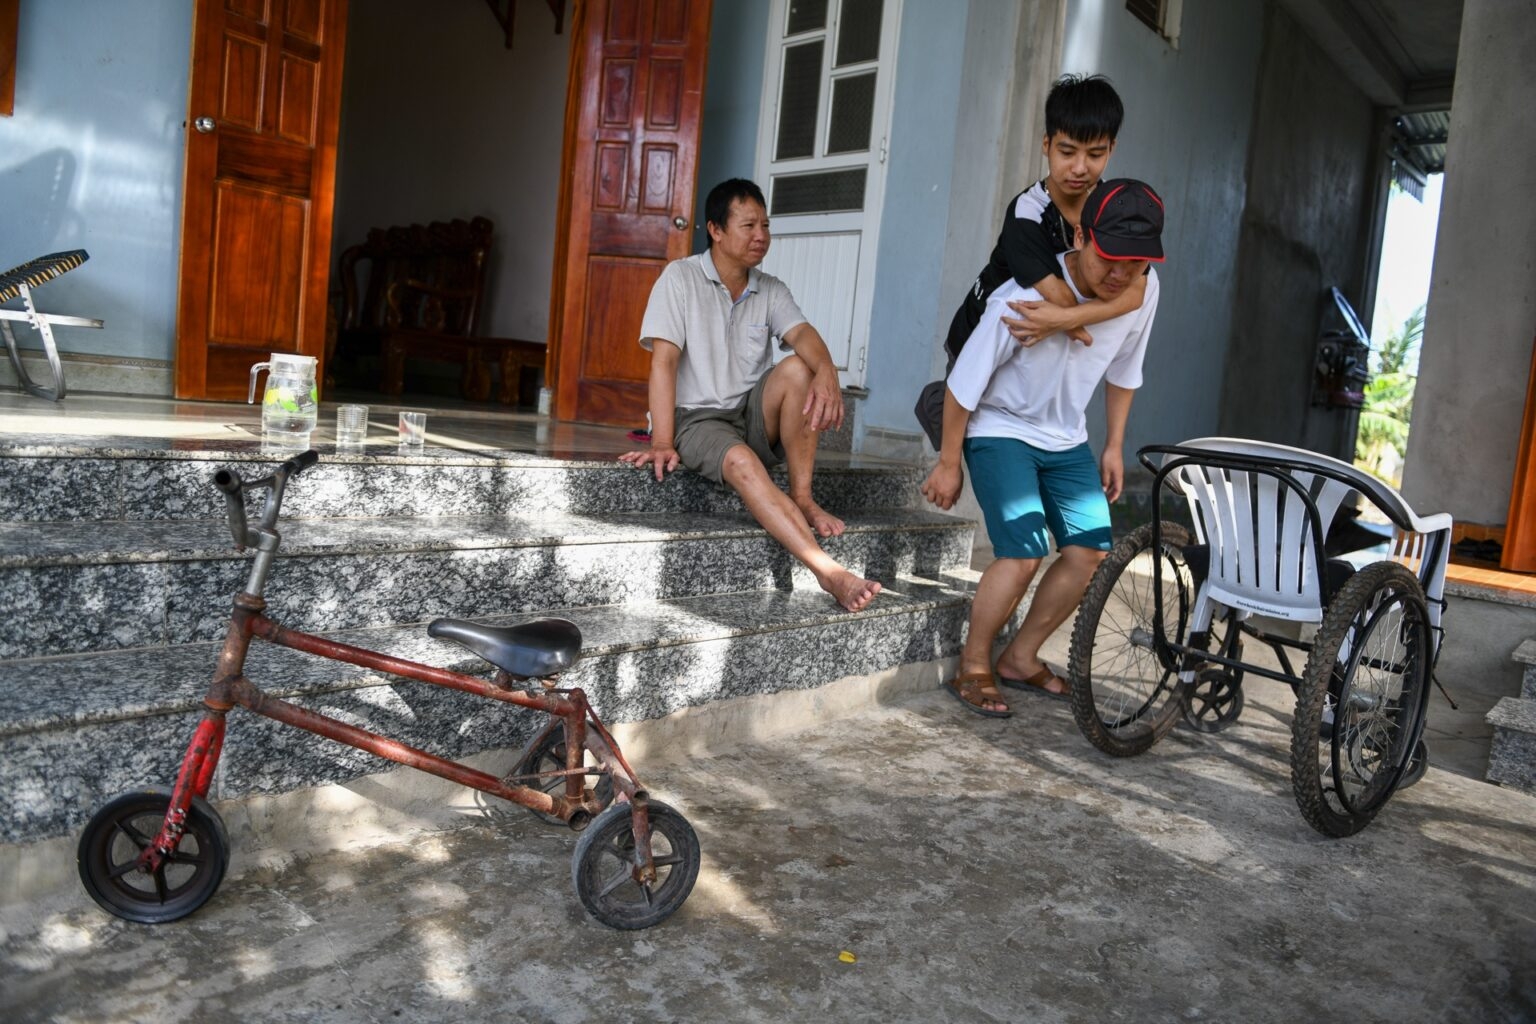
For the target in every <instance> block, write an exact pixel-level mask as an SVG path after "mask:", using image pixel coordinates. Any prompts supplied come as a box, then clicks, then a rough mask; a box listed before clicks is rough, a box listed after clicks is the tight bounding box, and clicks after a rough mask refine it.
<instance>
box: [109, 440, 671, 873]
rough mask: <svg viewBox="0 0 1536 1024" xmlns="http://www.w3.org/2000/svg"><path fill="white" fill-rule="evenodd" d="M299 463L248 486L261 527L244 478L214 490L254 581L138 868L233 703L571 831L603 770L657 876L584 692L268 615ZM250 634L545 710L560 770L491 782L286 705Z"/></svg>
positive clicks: (617, 756)
mask: <svg viewBox="0 0 1536 1024" xmlns="http://www.w3.org/2000/svg"><path fill="white" fill-rule="evenodd" d="M308 454H312V453H308ZM297 461H298V460H290V463H285V464H284V466H283V467H280V468H279V470H278V471H277V472H276V473H274V474H273V475H272V476H271V477H268V478H265V479H264V480H262V481H258V482H256V483H254V484H252V485H250V486H253V487H254V486H258V485H263V484H265V485H269V486H270V487H271V490H272V495H271V497H270V498H269V499H268V503H267V510H266V514H265V515H264V516H263V522H262V524H261V526H260V527H258V528H256V529H251V530H249V531H247V529H246V524H245V520H244V506H243V504H240V505H238V507H237V503H238V502H240V501H241V499H240V498H239V492H240V490H241V489H242V484H241V482H240V481H239V478H238V477H235V476H234V475H233V474H228V475H224V474H221V477H223V479H222V481H221V482H220V484H219V486H220V487H221V489H224V490H225V493H226V495H228V496H229V498H230V509H231V511H230V521H231V522H230V525H231V530H232V531H233V532H234V533H235V538H236V542H237V543H240V544H241V546H242V547H243V546H245V542H246V541H247V540H248V539H254V540H255V541H256V543H255V544H254V545H253V546H255V547H257V548H258V553H257V556H256V559H255V562H254V564H253V566H252V570H251V580H250V582H249V583H248V584H247V586H246V589H245V590H243V591H241V592H240V593H238V594H236V595H235V598H234V606H233V609H232V611H231V616H230V624H229V629H228V631H227V633H226V634H225V638H224V646H223V649H222V650H221V651H220V653H219V659H218V665H217V668H216V669H215V671H214V676H213V681H212V683H211V684H210V686H209V688H208V693H207V695H206V696H205V697H204V698H203V704H204V706H205V708H206V710H205V711H204V712H203V717H202V720H201V721H200V722H199V723H198V726H197V730H196V732H195V733H194V734H193V737H192V741H191V743H190V744H189V745H188V747H187V752H186V754H185V756H184V757H183V758H182V763H181V769H180V771H179V772H178V773H177V777H176V784H175V787H174V788H173V789H172V792H171V800H170V807H169V808H168V809H167V811H166V816H165V821H164V823H163V824H162V826H161V830H160V833H159V834H158V835H157V836H156V838H155V840H154V841H153V842H151V843H149V844H148V845H147V846H146V847H145V848H144V851H143V853H142V854H140V856H139V858H138V861H137V864H138V866H139V867H140V868H142V869H144V870H146V871H151V872H153V871H157V870H158V869H159V868H160V866H161V865H162V864H163V863H164V861H165V860H166V859H167V858H169V857H171V856H172V855H173V854H174V852H175V850H176V848H177V846H178V845H179V844H180V841H181V836H182V833H183V831H184V828H185V820H186V816H187V810H188V808H189V807H190V806H191V804H192V800H193V799H194V798H205V797H206V796H207V795H208V791H209V788H210V786H211V785H212V782H213V774H214V770H215V769H216V768H217V767H218V763H219V757H220V755H221V753H222V751H223V747H224V731H225V719H226V716H227V715H228V713H229V711H230V710H231V709H233V708H235V707H237V706H238V707H243V708H245V709H247V710H249V711H253V712H255V713H256V714H258V715H262V716H263V717H266V718H270V719H272V720H274V721H277V722H282V723H283V724H285V725H291V726H293V727H295V728H298V729H303V730H304V731H306V732H312V733H315V734H316V735H319V736H324V737H325V738H327V739H331V740H335V741H337V742H339V743H344V744H346V745H348V746H351V747H355V748H357V749H359V750H362V751H366V752H367V753H370V754H373V755H375V756H376V757H381V758H384V759H386V760H389V761H393V762H395V763H397V764H402V765H405V766H407V767H409V768H416V769H418V770H420V771H424V772H428V773H430V774H432V775H436V776H439V777H441V778H444V779H447V780H449V781H451V782H456V783H458V784H460V785H463V786H468V787H470V788H471V789H477V790H479V791H481V792H484V793H489V794H491V795H492V796H497V797H500V798H502V799H503V800H507V801H510V802H512V803H515V804H520V805H521V806H523V807H527V808H529V809H531V810H534V811H539V812H542V813H544V814H549V815H553V816H555V817H558V818H559V819H560V820H561V821H564V822H566V823H567V824H570V825H572V827H580V825H583V824H585V822H586V820H587V819H589V818H590V817H592V816H594V815H596V814H597V813H599V812H600V811H602V810H603V805H602V804H601V803H599V802H598V799H597V797H596V795H595V794H594V792H593V790H592V789H591V788H589V787H588V786H587V785H586V776H587V775H589V774H599V775H602V774H606V775H609V776H611V777H612V779H613V781H614V786H615V788H616V789H617V790H618V796H617V799H622V800H627V801H628V802H629V803H630V804H631V805H632V812H633V821H634V825H633V828H634V834H635V840H636V853H637V854H638V858H637V859H638V860H639V871H640V877H641V878H642V880H645V881H654V879H655V877H656V869H655V865H654V862H653V859H652V854H651V843H650V825H649V817H648V814H647V794H646V791H645V790H644V788H643V787H641V785H640V783H639V780H638V779H637V778H636V776H635V773H634V770H633V769H631V768H630V766H629V764H628V762H626V761H625V760H624V756H623V754H622V753H620V751H619V747H618V744H617V743H616V742H615V741H614V739H613V736H612V734H611V733H610V732H609V731H608V729H607V727H606V726H604V725H603V723H602V721H601V719H599V718H598V717H597V713H596V712H595V711H593V710H592V706H591V705H590V704H589V703H588V702H587V696H586V693H585V692H584V691H583V690H581V689H580V688H571V689H561V688H556V687H554V686H553V685H551V684H552V680H540V683H541V685H543V687H544V690H543V692H541V693H536V692H533V691H531V690H524V689H518V688H516V684H517V683H518V682H520V680H517V679H514V677H512V676H510V675H509V674H508V673H507V672H505V671H504V670H501V669H497V671H496V673H495V675H494V676H492V677H491V678H490V679H485V678H481V677H478V676H471V675H465V674H463V673H460V672H453V671H450V670H448V669H442V668H435V667H433V666H431V665H424V664H421V663H420V662H414V661H409V660H406V659H402V658H395V657H391V656H389V655H385V654H380V653H378V652H376V651H371V650H368V649H367V648H363V647H354V646H352V645H350V644H344V643H340V642H338V641H335V640H328V639H326V638H324V637H320V636H315V635H313V634H310V633H305V632H302V631H300V630H296V629H289V628H287V627H284V626H282V625H280V624H279V623H278V622H276V621H274V620H273V619H270V618H268V617H267V616H266V614H265V610H266V601H265V600H264V599H263V598H262V597H261V596H260V594H261V590H262V589H263V588H264V585H265V582H266V576H267V574H268V573H269V572H270V570H271V567H272V563H273V556H274V555H275V554H276V550H277V540H278V538H277V534H276V531H275V530H274V529H273V526H274V525H275V521H276V518H277V511H278V508H279V506H280V505H281V502H282V492H283V486H284V484H285V483H286V479H287V476H288V475H290V473H292V472H297V471H298V470H299V469H302V468H303V465H297V466H292V465H291V464H292V463H295V462H297ZM310 461H311V462H312V461H313V460H312V459H311V460H310ZM305 464H307V463H305ZM230 478H233V481H234V482H233V483H232V484H231V483H229V480H230ZM252 639H259V640H263V641H266V642H268V643H272V644H276V645H278V646H280V647H287V648H289V649H291V650H296V651H301V652H303V653H305V654H310V655H314V656H316V657H320V658H325V659H328V660H331V661H340V662H345V663H347V664H350V665H357V666H359V667H362V668H367V669H372V670H374V671H378V672H384V673H387V674H389V675H392V676H398V677H400V678H403V679H410V680H415V681H417V682H422V683H428V684H431V685H433V686H442V687H446V688H448V689H453V690H460V691H462V692H464V693H470V694H474V695H476V696H480V697H485V698H488V699H491V700H497V701H501V702H502V703H506V704H514V705H517V706H519V707H525V708H531V709H534V710H537V711H542V712H544V713H545V714H547V715H549V716H550V718H551V721H550V722H549V723H548V724H546V725H545V727H544V730H543V731H542V732H541V733H540V734H539V737H538V738H542V737H543V736H544V735H546V734H548V733H549V732H550V731H551V730H553V729H555V728H557V727H559V726H563V727H564V728H565V736H566V742H565V750H566V766H565V768H564V769H563V770H560V771H550V772H540V773H537V774H534V775H518V776H508V777H506V778H497V777H495V776H494V775H490V774H488V773H486V772H482V771H479V770H477V769H474V768H471V767H469V766H468V765H464V764H461V763H459V762H457V761H453V760H450V759H448V758H444V757H439V756H437V755H436V754H431V753H428V752H427V751H425V750H420V749H417V748H415V747H412V746H409V745H407V744H405V743H401V742H399V741H397V740H393V739H390V738H389V737H387V736H383V735H381V734H379V733H375V732H370V731H369V730H367V729H363V728H359V727H358V726H354V725H350V724H348V723H346V722H342V721H339V720H337V719H335V718H331V717H328V716H326V715H322V714H319V713H317V712H314V711H310V710H308V709H306V708H302V707H299V706H298V705H296V704H293V703H290V702H288V701H285V700H282V699H279V698H276V697H271V696H268V695H267V694H266V693H264V692H262V690H261V689H260V687H258V686H257V685H256V684H255V683H254V682H252V681H251V680H250V679H249V678H247V677H246V675H245V660H246V655H247V652H248V651H249V648H250V643H251V640H252ZM589 750H590V751H591V752H592V754H593V755H594V756H595V757H596V758H597V760H598V762H599V763H598V765H597V766H595V767H591V768H589V767H587V766H586V764H585V754H586V752H587V751H589ZM560 776H563V777H564V778H565V792H564V793H563V794H556V795H551V794H549V793H546V792H544V791H543V790H541V789H538V788H536V787H534V786H532V785H530V784H529V782H530V781H532V780H535V779H540V778H554V777H560Z"/></svg>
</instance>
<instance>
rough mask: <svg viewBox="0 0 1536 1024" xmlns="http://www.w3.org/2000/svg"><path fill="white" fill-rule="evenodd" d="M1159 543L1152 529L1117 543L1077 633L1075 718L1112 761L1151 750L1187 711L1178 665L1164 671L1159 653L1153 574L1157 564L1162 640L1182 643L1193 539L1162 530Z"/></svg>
mask: <svg viewBox="0 0 1536 1024" xmlns="http://www.w3.org/2000/svg"><path fill="white" fill-rule="evenodd" d="M1159 544H1160V550H1159V551H1158V552H1156V553H1154V552H1153V549H1152V524H1151V523H1148V524H1146V525H1144V526H1140V527H1138V528H1137V529H1136V530H1134V531H1133V532H1132V533H1130V534H1129V535H1128V536H1126V537H1125V538H1123V539H1122V540H1121V541H1120V542H1119V543H1118V544H1116V545H1115V546H1114V548H1113V550H1111V551H1110V553H1109V554H1108V555H1107V556H1106V557H1105V559H1104V561H1102V562H1100V563H1099V567H1098V569H1097V570H1096V571H1095V572H1094V574H1093V579H1092V580H1091V581H1090V582H1089V584H1088V590H1087V592H1086V593H1085V594H1084V595H1083V601H1082V604H1081V605H1080V606H1079V608H1078V612H1077V620H1076V622H1074V623H1073V626H1072V648H1071V654H1070V655H1069V659H1068V676H1069V680H1068V682H1069V683H1070V685H1071V693H1072V717H1073V718H1074V719H1076V720H1077V727H1078V729H1080V730H1081V731H1082V733H1083V735H1084V736H1085V737H1086V738H1087V739H1088V741H1089V742H1090V743H1092V744H1093V745H1094V746H1095V747H1098V748H1099V749H1100V750H1102V751H1104V752H1105V753H1106V754H1110V755H1112V756H1114V757H1130V756H1132V755H1135V754H1140V753H1142V752H1144V751H1146V750H1147V749H1148V748H1150V747H1151V746H1152V745H1153V744H1154V743H1156V742H1157V741H1158V740H1160V739H1162V738H1163V737H1164V736H1166V735H1167V734H1168V731H1169V730H1170V729H1172V728H1173V727H1174V726H1175V725H1177V724H1178V721H1179V718H1180V716H1181V715H1182V714H1183V711H1184V704H1183V701H1182V700H1181V699H1180V694H1179V679H1178V672H1177V664H1176V662H1174V661H1173V660H1172V659H1170V660H1169V662H1168V663H1167V664H1165V663H1164V661H1163V659H1161V658H1159V657H1158V654H1157V651H1156V649H1155V644H1154V636H1155V628H1156V615H1157V604H1156V595H1155V593H1154V589H1153V588H1154V582H1153V581H1154V576H1153V568H1154V565H1155V564H1156V561H1157V560H1158V559H1160V560H1161V563H1162V570H1161V578H1162V591H1163V601H1162V604H1163V619H1164V621H1163V629H1164V633H1165V635H1166V636H1167V637H1168V638H1169V639H1170V640H1183V639H1184V631H1185V628H1186V626H1187V624H1188V621H1189V613H1190V602H1191V597H1192V593H1193V588H1192V585H1191V579H1190V575H1189V571H1188V567H1187V565H1186V564H1185V562H1184V554H1183V549H1184V547H1185V546H1186V545H1188V544H1189V533H1188V531H1186V530H1185V529H1184V528H1183V527H1182V526H1179V525H1178V524H1176V523H1163V524H1162V536H1161V538H1160V541H1159Z"/></svg>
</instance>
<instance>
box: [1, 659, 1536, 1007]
mask: <svg viewBox="0 0 1536 1024" xmlns="http://www.w3.org/2000/svg"><path fill="white" fill-rule="evenodd" d="M1014 704H1015V707H1016V710H1017V712H1018V714H1016V715H1015V717H1014V718H1012V719H1011V720H1006V721H993V720H987V719H982V718H979V717H974V716H969V715H966V714H964V713H963V712H961V711H960V710H959V709H958V708H957V707H956V706H955V705H954V703H953V702H951V701H949V700H947V699H945V698H944V697H943V696H942V695H941V694H937V693H934V694H929V695H924V696H920V697H917V698H914V699H910V700H908V701H906V702H904V703H902V704H899V705H895V706H891V707H885V708H879V709H875V710H871V711H868V712H865V713H863V714H860V715H857V716H854V717H851V718H846V719H842V720H839V721H835V722H830V723H827V724H824V725H822V726H819V727H817V728H814V729H812V730H810V731H808V732H806V733H804V734H802V735H799V736H796V737H793V738H791V739H789V740H785V741H781V742H779V743H776V744H774V745H772V746H754V747H748V748H743V749H740V750H737V751H735V752H733V753H731V754H729V755H721V756H715V757H711V758H706V759H700V760H695V761H691V762H687V763H676V764H670V765H668V764H651V765H645V766H641V769H642V774H643V775H645V776H646V777H647V781H648V782H649V783H650V784H651V787H652V791H653V793H655V794H656V796H657V797H658V798H659V799H662V800H665V801H668V802H670V803H672V804H674V805H675V806H677V807H679V808H680V809H682V810H683V811H684V812H685V813H686V814H687V815H688V817H689V818H690V820H691V821H692V822H693V824H694V825H695V827H696V828H697V830H698V832H699V835H700V838H701V841H702V843H703V848H704V852H705V863H704V869H703V872H702V874H701V876H700V880H699V884H698V887H697V888H696V889H695V891H694V894H693V896H692V898H691V899H690V900H689V902H688V903H687V904H686V905H685V906H684V907H683V908H682V910H681V911H679V912H678V914H677V915H676V916H675V917H673V918H672V919H671V920H670V921H668V922H666V923H665V924H663V925H661V926H660V927H658V928H655V929H652V930H650V931H646V932H640V933H620V932H614V931H610V930H608V929H606V928H604V927H602V926H601V925H598V924H596V923H594V922H593V921H592V920H590V919H589V918H587V917H586V916H585V915H584V913H583V912H582V910H581V908H580V904H579V903H578V901H577V900H576V898H575V896H574V894H573V892H572V889H571V885H570V854H571V851H572V849H573V848H574V845H575V837H574V836H573V835H572V834H571V833H569V832H568V831H565V830H563V829H560V828H550V827H548V826H544V825H542V824H540V823H538V822H537V821H535V820H534V819H533V818H532V817H531V816H529V815H527V814H525V813H524V812H522V811H520V810H517V809H515V808H509V809H505V810H497V811H495V812H494V813H493V814H492V815H491V816H490V817H489V818H487V819H485V820H482V821H480V822H478V823H474V824H470V825H465V826H463V827H459V828H455V829H453V830H451V831H446V832H436V833H427V834H417V835H414V836H412V837H410V838H408V839H406V840H404V841H402V842H401V843H399V844H396V845H391V846H387V847H379V848H373V849H367V850H357V851H351V852H342V853H327V854H323V855H318V856H315V857H312V858H306V857H304V856H303V851H302V850H295V851H294V853H295V855H296V856H295V860H294V861H293V862H292V863H291V864H289V865H288V866H286V867H284V868H282V869H260V870H252V871H247V872H246V873H244V874H243V875H240V876H239V877H237V878H234V879H233V880H231V881H227V882H226V883H225V885H224V887H223V889H222V890H221V891H220V892H219V893H218V894H217V895H215V897H214V898H213V900H212V901H211V902H210V903H209V904H208V905H207V906H206V907H204V908H203V909H202V910H201V911H199V912H198V913H197V914H195V915H194V916H192V917H191V918H188V919H186V920H184V921H181V922H178V923H174V924H170V925H163V926H159V927H144V926H136V925H129V924H126V923H124V922H121V921H117V920H115V919H112V918H108V917H106V916H105V915H104V914H102V913H101V912H99V911H98V910H97V909H96V908H95V906H94V905H92V904H90V903H89V902H88V901H87V900H86V899H85V897H84V896H83V894H82V895H81V896H80V897H79V898H78V899H77V900H76V901H75V902H74V904H72V905H70V906H67V907H62V908H52V909H48V910H46V911H44V910H40V911H39V913H38V914H37V915H36V917H35V918H34V919H33V920H30V921H27V922H24V923H22V924H19V925H17V926H15V927H14V928H13V929H12V930H11V931H10V933H9V934H6V935H3V936H0V989H3V991H4V993H5V995H4V1003H5V1004H6V1006H7V1013H6V1016H7V1019H8V1020H12V1021H22V1020H26V1021H33V1020H36V1021H44V1020H47V1021H55V1020H57V1021H76V1020H78V1021H86V1020H90V1021H99V1020H149V1019H174V1018H178V1017H180V1018H185V1019H203V1020H206V1019H212V1018H215V1017H227V1018H229V1019H236V1020H241V1021H285V1020H307V1021H358V1020H377V1021H392V1020H410V1021H438V1020H441V1021H455V1022H458V1024H466V1022H472V1021H480V1020H485V1021H490V1020H498V1021H500V1020H509V1019H510V1020H519V1021H587V1020H614V1021H622V1020H640V1019H646V1020H654V1021H671V1020H700V1021H716V1020H732V1021H782V1020H809V1019H819V1020H827V1021H849V1020H902V1021H908V1020H910V1021H935V1020H954V1021H962V1020H963V1021H986V1020H998V1021H1003V1020H1009V1021H1021V1020H1030V1021H1085V1022H1086V1021H1106V1020H1108V1021H1115V1020H1124V1021H1162V1020H1170V1021H1171V1020H1242V1021H1292V1020H1298V1019H1324V1020H1344V1019H1354V1020H1416V1021H1432V1020H1444V1021H1468V1020H1499V1021H1518V1020H1529V1019H1536V974H1533V970H1532V967H1531V964H1532V960H1531V956H1530V950H1531V949H1532V948H1536V800H1532V799H1531V798H1530V797H1527V796H1522V795H1520V794H1518V793H1514V792H1510V791H1505V790H1500V789H1497V788H1494V787H1491V786H1488V785H1486V784H1483V783H1478V782H1475V781H1472V780H1469V779H1465V778H1461V777H1458V776H1455V775H1451V774H1449V773H1445V772H1441V771H1439V770H1434V769H1432V770H1431V771H1430V773H1429V775H1428V777H1427V778H1426V779H1425V781H1424V782H1422V783H1421V784H1420V785H1418V786H1417V787H1415V788H1413V789H1411V790H1408V791H1406V792H1404V793H1402V794H1399V795H1398V796H1397V797H1396V798H1395V799H1394V800H1393V801H1392V803H1391V804H1389V805H1388V807H1387V809H1386V810H1385V811H1384V812H1383V814H1382V816H1381V817H1380V818H1378V819H1377V821H1376V822H1375V823H1374V824H1373V825H1372V826H1371V827H1370V828H1369V829H1367V830H1366V831H1365V832H1364V833H1362V834H1360V835H1358V836H1356V837H1353V838H1351V839H1346V840H1327V839H1324V838H1323V837H1321V836H1319V835H1317V834H1316V833H1314V832H1313V831H1312V830H1311V829H1310V828H1308V827H1307V825H1306V824H1305V823H1304V822H1303V821H1302V820H1301V818H1300V816H1299V814H1298V812H1297V810H1296V807H1295V804H1294V802H1293V800H1292V797H1291V793H1290V782H1289V775H1288V769H1287V767H1286V764H1287V762H1286V760H1285V755H1286V746H1285V745H1286V743H1287V740H1288V735H1289V733H1288V729H1289V712H1288V691H1286V690H1285V689H1284V688H1283V687H1281V686H1279V685H1278V684H1268V683H1262V682H1261V683H1258V684H1256V685H1253V686H1251V687H1250V691H1249V710H1248V712H1247V713H1246V714H1245V715H1244V717H1243V719H1242V721H1241V722H1240V723H1239V724H1238V725H1237V726H1236V727H1235V728H1233V729H1230V730H1228V731H1226V732H1224V733H1222V734H1220V735H1218V736H1198V735H1195V734H1192V733H1187V732H1184V731H1182V730H1179V731H1175V732H1174V733H1173V734H1171V735H1170V736H1169V737H1168V738H1167V739H1166V740H1164V741H1163V742H1162V743H1161V744H1160V745H1158V746H1157V747H1155V748H1154V749H1153V750H1152V751H1151V752H1149V753H1148V754H1146V755H1144V756H1142V757H1139V758H1132V759H1128V760H1121V761H1115V760H1111V759H1109V758H1106V757H1104V756H1102V755H1100V754H1098V753H1097V752H1096V751H1095V750H1093V749H1092V748H1091V747H1089V746H1088V744H1087V743H1086V742H1085V741H1084V740H1083V739H1082V738H1081V737H1080V736H1079V735H1078V733H1077V731H1076V728H1075V726H1074V725H1073V723H1072V720H1071V716H1070V713H1069V712H1068V710H1067V707H1066V706H1065V705H1064V704H1060V703H1055V702H1050V701H1046V700H1043V699H1040V698H1034V697H1030V696H1027V695H1022V696H1019V697H1016V698H1015V699H1014ZM465 800H466V802H469V795H466V797H465ZM240 855H241V854H240V851H239V850H236V851H235V858H236V862H237V863H236V868H237V870H238V860H239V858H240ZM842 951H848V952H850V953H852V954H853V955H854V956H855V957H856V962H854V963H845V962H843V961H842V960H840V959H839V953H840V952H842Z"/></svg>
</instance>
